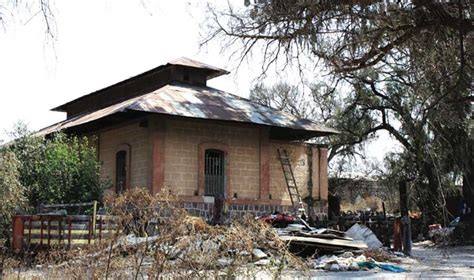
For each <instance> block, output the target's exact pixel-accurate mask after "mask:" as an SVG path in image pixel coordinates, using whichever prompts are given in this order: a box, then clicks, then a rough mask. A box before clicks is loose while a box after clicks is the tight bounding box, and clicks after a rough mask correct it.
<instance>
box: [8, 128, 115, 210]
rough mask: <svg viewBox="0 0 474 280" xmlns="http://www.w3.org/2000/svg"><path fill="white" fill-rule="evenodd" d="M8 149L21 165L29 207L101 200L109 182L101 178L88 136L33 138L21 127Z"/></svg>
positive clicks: (20, 170) (58, 134)
mask: <svg viewBox="0 0 474 280" xmlns="http://www.w3.org/2000/svg"><path fill="white" fill-rule="evenodd" d="M13 136H16V140H15V142H14V143H13V144H12V145H10V146H9V147H8V149H9V150H11V151H12V152H13V153H14V154H15V155H16V157H17V158H18V160H19V162H20V163H21V165H20V168H19V172H20V181H21V183H22V185H23V186H24V187H25V195H26V197H27V198H28V201H29V203H30V205H32V206H34V207H37V206H38V205H39V204H40V203H75V202H86V201H92V200H100V199H101V197H102V193H103V191H104V189H105V188H106V187H107V182H105V181H102V180H101V179H100V177H99V174H100V164H99V162H98V161H97V157H96V151H95V148H94V147H92V145H90V142H89V140H88V139H87V138H86V137H82V138H80V137H76V136H66V135H65V134H62V133H57V134H55V135H52V136H51V137H50V138H48V139H45V138H43V137H39V136H34V135H31V134H30V133H29V132H28V131H27V129H26V128H25V126H22V125H19V126H17V128H16V129H15V131H14V133H13Z"/></svg>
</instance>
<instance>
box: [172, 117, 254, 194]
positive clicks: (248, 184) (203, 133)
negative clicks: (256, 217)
mask: <svg viewBox="0 0 474 280" xmlns="http://www.w3.org/2000/svg"><path fill="white" fill-rule="evenodd" d="M205 142H211V143H212V142H215V143H220V144H224V145H226V146H227V147H228V156H227V158H226V164H229V165H230V166H229V167H230V168H229V169H230V173H231V174H226V176H227V180H228V183H229V184H230V186H231V189H232V193H237V196H238V197H239V198H250V199H257V198H258V193H259V176H260V165H259V130H258V128H256V127H251V126H247V125H232V124H228V123H227V124H217V123H210V122H203V121H194V120H186V121H185V120H168V121H167V122H166V140H165V143H166V144H165V188H167V189H170V190H171V191H172V193H173V194H177V195H188V196H189V195H194V193H195V191H196V190H197V187H198V148H199V144H200V143H205ZM200 195H202V194H200Z"/></svg>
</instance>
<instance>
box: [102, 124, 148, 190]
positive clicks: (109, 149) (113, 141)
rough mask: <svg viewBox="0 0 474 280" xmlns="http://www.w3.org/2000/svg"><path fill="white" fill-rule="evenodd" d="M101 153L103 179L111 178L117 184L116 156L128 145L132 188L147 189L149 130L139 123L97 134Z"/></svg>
mask: <svg viewBox="0 0 474 280" xmlns="http://www.w3.org/2000/svg"><path fill="white" fill-rule="evenodd" d="M97 135H98V141H100V143H99V147H100V151H99V161H100V162H101V163H102V170H101V177H102V178H103V179H105V178H109V179H110V180H112V184H115V154H116V153H117V152H118V150H119V149H120V147H121V146H122V145H124V144H128V145H130V147H131V155H130V162H131V164H130V165H131V166H129V168H130V172H129V174H130V186H131V187H146V186H147V178H148V176H147V171H148V168H147V167H148V166H147V164H148V157H149V148H150V145H149V143H148V142H149V141H148V139H149V137H148V129H147V128H143V127H140V126H139V125H138V123H133V124H128V125H125V126H121V127H116V128H112V129H109V130H106V131H102V132H100V133H97Z"/></svg>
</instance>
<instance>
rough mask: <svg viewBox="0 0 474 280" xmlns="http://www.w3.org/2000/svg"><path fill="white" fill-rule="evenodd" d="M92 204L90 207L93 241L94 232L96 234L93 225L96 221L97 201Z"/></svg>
mask: <svg viewBox="0 0 474 280" xmlns="http://www.w3.org/2000/svg"><path fill="white" fill-rule="evenodd" d="M93 203H94V204H93V207H92V234H93V235H94V239H95V232H96V229H95V224H96V219H97V201H96V200H94V201H93Z"/></svg>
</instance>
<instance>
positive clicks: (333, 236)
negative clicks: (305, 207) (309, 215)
mask: <svg viewBox="0 0 474 280" xmlns="http://www.w3.org/2000/svg"><path fill="white" fill-rule="evenodd" d="M259 220H260V221H263V222H266V223H269V224H271V225H273V226H274V227H275V230H276V231H277V233H278V236H279V238H280V239H281V240H283V241H285V242H286V243H287V244H288V248H289V250H290V252H292V253H294V254H296V255H298V256H301V257H318V258H316V259H314V263H313V264H312V267H313V268H316V269H324V270H327V271H358V270H369V269H374V268H377V269H383V270H387V271H392V272H403V271H405V270H404V269H403V268H401V267H399V266H397V265H395V264H394V263H399V256H398V255H396V254H389V253H388V252H386V251H385V250H383V249H381V248H382V242H380V240H379V239H378V238H377V236H376V235H375V234H374V233H373V232H372V231H371V230H370V229H369V228H368V227H366V226H365V225H361V224H354V225H353V226H352V227H351V228H349V229H348V230H347V231H346V232H343V231H338V230H332V229H327V228H313V227H310V226H308V225H307V224H306V223H305V222H304V220H302V219H299V218H295V217H293V216H291V215H288V214H280V213H274V214H272V215H267V216H264V217H261V218H259Z"/></svg>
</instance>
